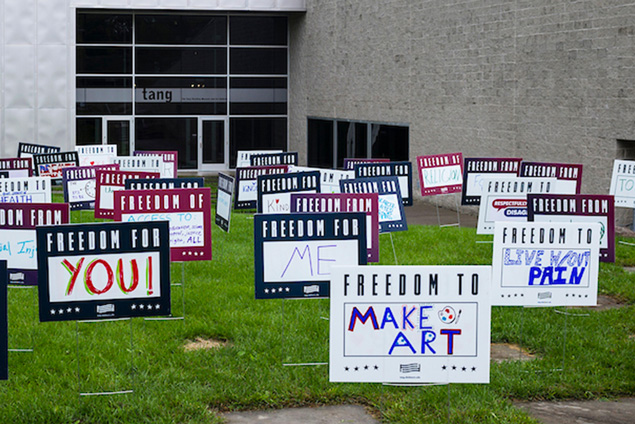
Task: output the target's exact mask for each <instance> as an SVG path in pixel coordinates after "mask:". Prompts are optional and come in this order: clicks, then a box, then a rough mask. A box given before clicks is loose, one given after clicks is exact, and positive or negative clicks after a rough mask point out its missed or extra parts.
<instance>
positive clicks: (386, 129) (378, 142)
mask: <svg viewBox="0 0 635 424" xmlns="http://www.w3.org/2000/svg"><path fill="white" fill-rule="evenodd" d="M408 144H409V141H408V127H402V126H397V125H380V124H372V125H371V148H372V157H374V158H389V159H390V160H392V161H399V160H409V156H408V155H409V152H408Z"/></svg>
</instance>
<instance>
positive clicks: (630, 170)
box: [609, 160, 635, 208]
mask: <svg viewBox="0 0 635 424" xmlns="http://www.w3.org/2000/svg"><path fill="white" fill-rule="evenodd" d="M609 194H612V195H613V196H615V206H618V207H622V208H635V161H632V160H616V161H615V162H613V175H612V176H611V188H610V190H609Z"/></svg>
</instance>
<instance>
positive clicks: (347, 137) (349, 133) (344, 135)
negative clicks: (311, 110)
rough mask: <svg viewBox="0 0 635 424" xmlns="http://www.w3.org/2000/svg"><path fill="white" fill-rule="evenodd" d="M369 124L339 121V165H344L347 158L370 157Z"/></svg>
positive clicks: (340, 166)
mask: <svg viewBox="0 0 635 424" xmlns="http://www.w3.org/2000/svg"><path fill="white" fill-rule="evenodd" d="M367 128H368V125H367V124H365V123H359V122H346V121H338V122H337V167H338V168H342V167H343V166H344V159H345V158H367V157H368V149H367V145H368V138H367V134H368V129H367Z"/></svg>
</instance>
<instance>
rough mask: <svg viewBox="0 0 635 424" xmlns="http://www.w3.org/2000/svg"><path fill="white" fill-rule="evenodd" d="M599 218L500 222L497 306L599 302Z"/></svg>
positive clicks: (497, 233)
mask: <svg viewBox="0 0 635 424" xmlns="http://www.w3.org/2000/svg"><path fill="white" fill-rule="evenodd" d="M600 236H601V227H600V224H599V223H598V222H581V221H580V222H522V223H520V222H518V223H511V222H497V223H496V228H495V232H494V251H493V256H492V305H494V306H595V305H596V304H597V291H598V268H599V261H600V258H599V250H600Z"/></svg>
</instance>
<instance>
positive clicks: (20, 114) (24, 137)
mask: <svg viewBox="0 0 635 424" xmlns="http://www.w3.org/2000/svg"><path fill="white" fill-rule="evenodd" d="M4 121H5V123H6V128H5V133H4V137H5V138H4V141H5V142H7V143H10V144H11V145H14V146H15V147H13V148H12V149H11V148H10V149H9V154H12V155H17V154H18V141H26V142H28V143H33V142H34V141H35V128H34V127H35V112H34V111H33V109H9V108H7V109H5V111H4Z"/></svg>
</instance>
